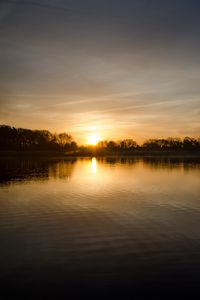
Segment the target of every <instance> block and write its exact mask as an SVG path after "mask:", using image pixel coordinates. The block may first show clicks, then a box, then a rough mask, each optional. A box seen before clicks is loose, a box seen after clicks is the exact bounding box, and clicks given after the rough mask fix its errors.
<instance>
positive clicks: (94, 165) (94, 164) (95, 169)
mask: <svg viewBox="0 0 200 300" xmlns="http://www.w3.org/2000/svg"><path fill="white" fill-rule="evenodd" d="M91 170H92V174H96V172H97V160H96V158H95V157H93V158H92V162H91Z"/></svg>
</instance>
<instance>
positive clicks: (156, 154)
mask: <svg viewBox="0 0 200 300" xmlns="http://www.w3.org/2000/svg"><path fill="white" fill-rule="evenodd" d="M6 157H8V158H9V157H18V158H26V157H36V158H40V157H41V158H45V157H46V158H63V159H64V158H91V157H97V158H101V157H102V158H104V157H105V158H106V157H108V158H109V157H111V158H112V157H113V158H120V157H127V158H128V157H130V158H131V157H152V158H160V157H170V158H173V157H174V158H200V152H192V153H189V152H167V151H134V152H132V153H130V152H129V153H124V152H113V153H100V152H98V151H97V152H95V151H93V152H90V153H80V152H73V153H72V152H69V153H68V152H59V151H48V150H42V151H41V150H40V151H16V150H8V151H0V159H1V158H6Z"/></svg>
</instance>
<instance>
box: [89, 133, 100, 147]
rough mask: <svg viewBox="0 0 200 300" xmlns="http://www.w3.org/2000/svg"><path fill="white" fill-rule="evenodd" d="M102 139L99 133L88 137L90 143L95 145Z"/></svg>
mask: <svg viewBox="0 0 200 300" xmlns="http://www.w3.org/2000/svg"><path fill="white" fill-rule="evenodd" d="M100 140H101V139H100V137H99V136H98V135H96V134H92V135H89V137H88V144H89V145H93V146H95V145H96V144H97V143H98V142H99V141H100Z"/></svg>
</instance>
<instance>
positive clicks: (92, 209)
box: [0, 158, 200, 299]
mask: <svg viewBox="0 0 200 300" xmlns="http://www.w3.org/2000/svg"><path fill="white" fill-rule="evenodd" d="M0 284H1V299H15V298H16V297H17V295H19V294H21V296H22V295H23V296H24V295H25V296H26V299H30V298H31V297H33V298H34V299H46V298H50V297H53V298H55V299H61V298H62V297H63V298H64V299H76V297H77V296H78V295H79V296H82V297H83V296H84V295H85V294H87V295H89V294H92V295H94V299H95V298H96V297H97V296H98V295H102V296H103V297H104V298H105V297H106V296H108V295H111V294H113V295H114V294H115V295H116V296H119V295H121V299H125V296H124V295H125V294H126V297H127V295H136V294H137V293H139V294H140V293H141V294H142V293H144V292H146V293H149V292H155V291H156V292H157V291H160V292H161V293H163V295H164V294H165V293H166V292H172V293H174V291H176V292H178V293H180V294H181V293H182V292H184V293H185V292H189V293H192V292H198V291H199V287H200V162H199V161H196V160H191V159H186V160H182V159H179V160H177V159H169V158H168V159H161V160H160V159H147V158H146V159H101V160H97V159H95V158H93V159H77V160H75V159H74V160H73V159H72V160H44V159H38V160H30V159H26V160H17V159H9V160H7V159H4V160H2V161H0ZM11 294H14V295H15V296H16V297H14V298H13V297H12V298H11ZM172 295H173V294H172ZM123 296H124V297H123ZM137 299H139V298H137Z"/></svg>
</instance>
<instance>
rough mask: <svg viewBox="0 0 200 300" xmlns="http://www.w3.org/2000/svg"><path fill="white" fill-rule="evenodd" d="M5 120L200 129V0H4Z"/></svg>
mask: <svg viewBox="0 0 200 300" xmlns="http://www.w3.org/2000/svg"><path fill="white" fill-rule="evenodd" d="M0 71H1V72H0V123H1V124H7V125H12V126H15V127H24V128H30V129H48V130H51V131H53V132H54V131H57V132H63V131H66V132H69V133H70V134H72V135H73V136H74V137H75V139H76V140H78V141H79V142H85V141H86V140H87V137H88V135H90V134H96V135H98V136H100V137H101V138H102V139H121V138H125V137H126V138H133V139H135V140H137V141H138V142H142V141H143V140H144V139H147V138H153V137H158V138H159V137H169V136H173V137H177V136H181V137H183V136H193V137H197V136H200V121H199V120H200V1H199V0H168V1H166V0H48V1H47V0H46V1H45V0H43V1H42V0H30V1H29V0H24V1H21V0H13V1H12V0H10V1H2V0H0Z"/></svg>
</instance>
